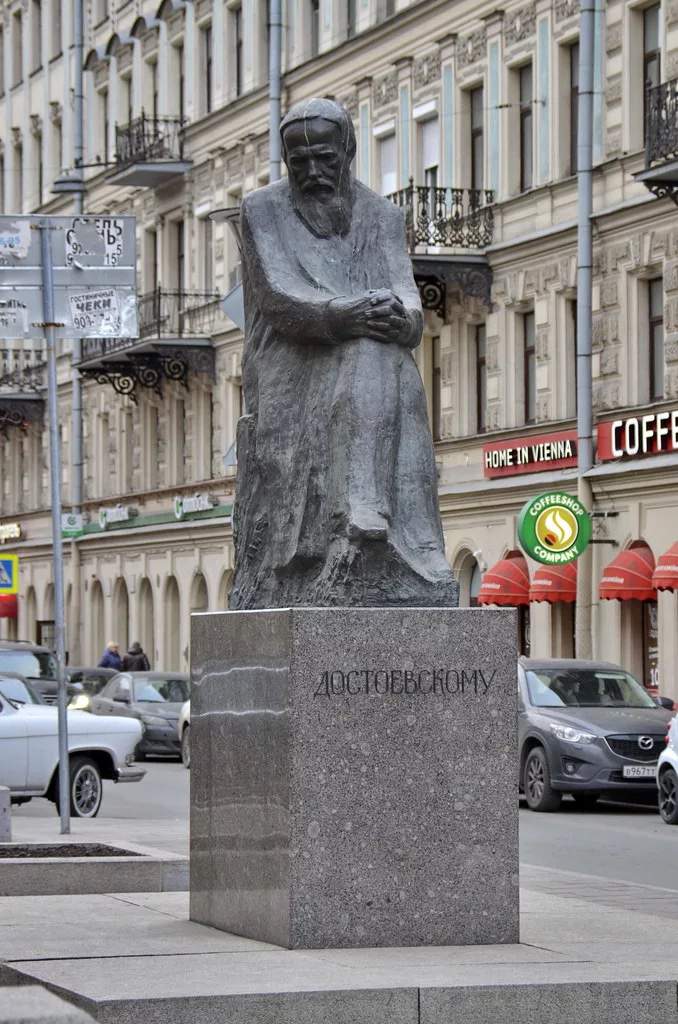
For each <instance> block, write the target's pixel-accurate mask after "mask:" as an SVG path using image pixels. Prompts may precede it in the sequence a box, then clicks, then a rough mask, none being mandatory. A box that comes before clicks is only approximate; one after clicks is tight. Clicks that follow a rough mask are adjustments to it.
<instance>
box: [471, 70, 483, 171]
mask: <svg viewBox="0 0 678 1024" xmlns="http://www.w3.org/2000/svg"><path fill="white" fill-rule="evenodd" d="M469 101H470V107H471V188H478V189H481V188H483V180H484V174H483V163H484V158H485V138H484V133H485V116H484V113H485V112H484V108H483V103H484V99H483V87H482V85H481V86H479V87H478V88H477V89H472V90H471V93H470V96H469Z"/></svg>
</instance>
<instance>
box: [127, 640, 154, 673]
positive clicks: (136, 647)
mask: <svg viewBox="0 0 678 1024" xmlns="http://www.w3.org/2000/svg"><path fill="white" fill-rule="evenodd" d="M122 670H123V672H150V671H151V666H150V664H149V661H148V658H147V657H146V655H145V654H144V649H143V647H142V646H141V644H140V643H139V641H138V640H135V642H134V643H133V644H132V646H131V647H130V649H129V651H128V652H127V654H126V655H125V657H124V658H123V659H122Z"/></svg>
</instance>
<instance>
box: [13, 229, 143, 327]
mask: <svg viewBox="0 0 678 1024" xmlns="http://www.w3.org/2000/svg"><path fill="white" fill-rule="evenodd" d="M40 220H41V221H42V220H46V221H48V222H49V226H50V230H51V232H52V236H51V237H52V242H51V252H52V280H53V282H54V337H55V339H56V340H63V339H72V338H136V337H137V336H138V330H137V303H136V227H135V218H134V217H105V216H101V217H49V218H40ZM36 222H37V219H36V217H0V273H1V274H2V289H1V290H0V338H12V339H18V338H39V339H40V340H42V339H43V337H44V334H43V330H42V327H41V326H40V324H41V323H42V319H43V316H42V314H43V309H42V252H41V247H40V239H39V238H38V237H37V235H38V232H37V231H33V230H31V227H32V225H35V224H36Z"/></svg>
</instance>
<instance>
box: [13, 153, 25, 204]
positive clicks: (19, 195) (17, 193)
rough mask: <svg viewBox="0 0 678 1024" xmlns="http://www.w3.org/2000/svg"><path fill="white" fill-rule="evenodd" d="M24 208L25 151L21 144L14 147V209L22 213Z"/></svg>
mask: <svg viewBox="0 0 678 1024" xmlns="http://www.w3.org/2000/svg"><path fill="white" fill-rule="evenodd" d="M23 208H24V150H23V146H22V145H21V143H19V145H18V146H15V147H14V209H15V210H16V211H17V213H22V212H23Z"/></svg>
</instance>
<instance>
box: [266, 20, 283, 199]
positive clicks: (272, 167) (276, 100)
mask: <svg viewBox="0 0 678 1024" xmlns="http://www.w3.org/2000/svg"><path fill="white" fill-rule="evenodd" d="M270 19H271V21H270V25H269V48H268V77H269V86H268V97H269V99H268V110H269V114H268V119H269V123H268V156H269V179H270V181H278V180H279V178H280V153H281V143H280V119H281V118H280V66H281V54H282V0H271V3H270Z"/></svg>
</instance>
